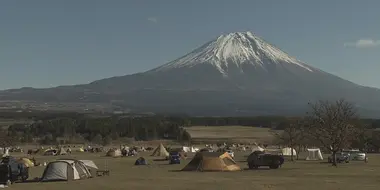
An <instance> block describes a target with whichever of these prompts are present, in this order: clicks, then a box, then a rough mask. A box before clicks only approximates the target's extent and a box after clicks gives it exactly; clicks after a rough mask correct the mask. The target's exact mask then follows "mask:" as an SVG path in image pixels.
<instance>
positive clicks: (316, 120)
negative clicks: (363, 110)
mask: <svg viewBox="0 0 380 190" xmlns="http://www.w3.org/2000/svg"><path fill="white" fill-rule="evenodd" d="M310 107H311V111H310V112H308V114H307V117H306V121H307V125H305V132H306V133H307V134H308V136H310V137H311V138H313V139H315V140H317V141H318V142H319V143H321V145H322V146H324V148H326V149H328V150H330V151H331V152H332V156H333V166H337V163H336V153H337V152H338V151H340V150H341V149H343V148H346V147H348V146H349V144H350V143H351V142H352V141H353V140H355V138H356V137H357V133H358V131H359V130H360V125H359V122H358V121H359V116H358V114H357V111H356V109H355V108H354V105H353V104H352V103H349V102H347V101H345V100H343V99H340V100H338V101H334V102H330V101H318V102H316V103H314V104H310Z"/></svg>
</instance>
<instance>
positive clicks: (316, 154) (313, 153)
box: [306, 148, 323, 160]
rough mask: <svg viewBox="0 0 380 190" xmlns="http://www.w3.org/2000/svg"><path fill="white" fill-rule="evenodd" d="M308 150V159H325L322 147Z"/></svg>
mask: <svg viewBox="0 0 380 190" xmlns="http://www.w3.org/2000/svg"><path fill="white" fill-rule="evenodd" d="M307 152H308V155H307V157H306V160H323V156H322V153H321V149H319V148H313V149H307Z"/></svg>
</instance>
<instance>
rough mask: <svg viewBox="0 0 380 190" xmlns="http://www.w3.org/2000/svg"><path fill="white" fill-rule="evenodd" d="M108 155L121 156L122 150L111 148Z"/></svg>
mask: <svg viewBox="0 0 380 190" xmlns="http://www.w3.org/2000/svg"><path fill="white" fill-rule="evenodd" d="M106 156H109V157H120V156H121V150H120V149H110V150H109V151H108V152H107V154H106Z"/></svg>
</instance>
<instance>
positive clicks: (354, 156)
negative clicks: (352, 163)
mask: <svg viewBox="0 0 380 190" xmlns="http://www.w3.org/2000/svg"><path fill="white" fill-rule="evenodd" d="M350 155H351V156H350V157H351V160H358V161H367V156H366V154H365V153H364V152H360V151H351V152H350Z"/></svg>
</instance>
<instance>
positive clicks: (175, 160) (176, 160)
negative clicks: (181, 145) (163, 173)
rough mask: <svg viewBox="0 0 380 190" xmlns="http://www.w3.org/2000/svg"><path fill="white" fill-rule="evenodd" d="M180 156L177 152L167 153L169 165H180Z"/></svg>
mask: <svg viewBox="0 0 380 190" xmlns="http://www.w3.org/2000/svg"><path fill="white" fill-rule="evenodd" d="M180 163H181V155H180V154H179V152H170V153H169V164H180Z"/></svg>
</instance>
